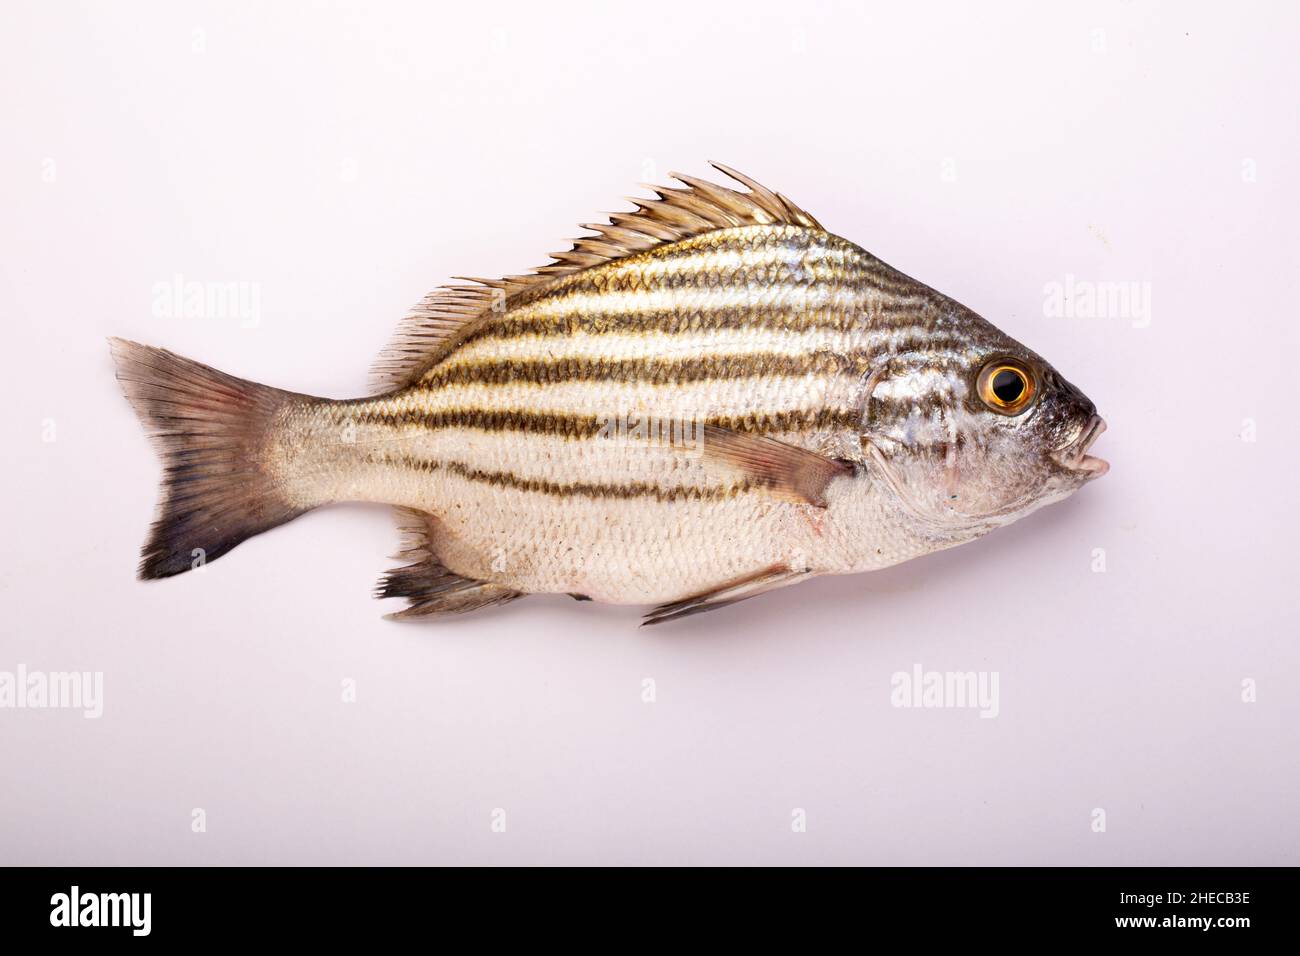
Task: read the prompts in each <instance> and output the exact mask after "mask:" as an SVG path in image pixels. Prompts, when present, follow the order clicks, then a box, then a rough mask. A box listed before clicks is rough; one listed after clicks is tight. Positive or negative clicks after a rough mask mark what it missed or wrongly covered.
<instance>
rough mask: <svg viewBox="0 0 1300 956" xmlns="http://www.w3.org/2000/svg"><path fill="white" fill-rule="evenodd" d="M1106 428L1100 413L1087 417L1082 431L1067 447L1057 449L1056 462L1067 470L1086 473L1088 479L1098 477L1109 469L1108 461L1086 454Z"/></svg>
mask: <svg viewBox="0 0 1300 956" xmlns="http://www.w3.org/2000/svg"><path fill="white" fill-rule="evenodd" d="M1105 430H1106V422H1105V420H1104V419H1103V418H1102V417H1101V416H1100V415H1093V416H1092V418H1090V419H1088V422H1087V424H1085V425H1084V426H1083V432H1082V433H1081V434H1080V435H1079V438H1078V440H1077V441H1075V442H1074V443H1073V444H1072V445H1070V446H1069V447H1068V448H1065V449H1063V450H1062V451H1059V452H1057V453H1056V455H1055V456H1054V457H1055V458H1056V461H1057V464H1059V465H1061V467H1063V468H1066V469H1068V470H1069V471H1073V472H1078V473H1079V474H1081V475H1086V476H1087V477H1088V478H1089V479H1092V478H1100V477H1101V476H1102V475H1104V474H1106V472H1108V471H1110V463H1109V462H1107V461H1105V460H1103V459H1101V458H1096V457H1094V456H1092V455H1089V454H1088V449H1089V448H1091V447H1092V444H1093V442H1095V441H1096V440H1097V439H1098V438H1100V437H1101V433H1102V432H1104V431H1105Z"/></svg>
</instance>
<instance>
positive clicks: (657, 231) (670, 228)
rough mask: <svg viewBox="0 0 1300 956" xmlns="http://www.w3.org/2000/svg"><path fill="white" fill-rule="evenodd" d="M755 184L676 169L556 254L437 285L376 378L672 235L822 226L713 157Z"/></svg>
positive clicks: (417, 367) (402, 372)
mask: <svg viewBox="0 0 1300 956" xmlns="http://www.w3.org/2000/svg"><path fill="white" fill-rule="evenodd" d="M710 165H711V166H713V167H714V168H715V169H717V170H719V171H721V172H722V173H725V174H726V175H727V176H730V177H731V178H732V179H734V180H735V181H736V182H738V183H740V184H742V185H743V186H745V187H746V189H747V190H748V191H747V192H741V191H740V190H736V189H731V188H729V187H727V186H718V185H716V184H714V183H710V182H706V181H705V180H702V179H696V178H695V177H694V176H686V175H684V174H682V173H669V175H670V176H672V178H673V179H676V180H677V181H678V182H680V183H683V184H684V185H685V187H686V188H684V189H680V188H674V187H669V186H648V187H647V188H648V189H650V190H651V191H652V192H654V193H655V195H656V196H657V197H658V198H657V199H630V200H629V201H630V202H632V203H634V204H635V205H636V207H637V208H636V209H635V210H633V211H631V212H622V213H611V214H610V216H609V222H608V223H598V224H588V225H584V226H583V227H582V228H583V229H590V230H591V231H592V232H594V233H595V235H593V236H582V237H580V238H578V239H575V240H574V241H573V248H572V249H570V250H568V251H567V252H557V253H553V254H552V256H551V258H552V260H553V261H552V262H549V263H547V264H546V265H544V266H539V267H538V268H536V269H534V270H533V271H532V272H530V273H527V274H525V275H517V276H509V277H507V278H505V279H500V280H494V279H466V280H464V281H467V282H471V283H474V284H473V285H448V286H442V287H441V288H438V289H435V290H434V291H433V292H430V293H429V294H428V295H427V296H425V298H424V299H423V300H422V301H421V302H420V303H419V304H418V305H417V306H416V307H415V308H414V309H412V310H411V312H410V314H409V315H407V316H406V318H404V319H403V320H402V321H401V323H400V324H399V325H398V327H397V332H396V333H395V334H394V336H393V340H392V341H391V342H390V343H389V345H388V347H387V348H386V349H384V351H383V352H382V353H380V356H379V358H378V359H377V360H376V362H375V364H374V366H373V368H372V369H371V378H372V381H373V384H374V388H375V391H376V392H378V393H383V392H388V391H392V390H394V389H398V388H403V387H405V386H407V385H409V384H411V383H412V382H414V381H415V380H416V379H418V378H419V377H420V376H421V375H423V374H424V372H425V371H426V370H427V369H428V368H429V367H430V366H432V365H433V364H434V363H435V362H437V361H438V360H439V359H441V358H442V357H444V356H445V355H446V354H447V353H448V352H449V351H450V350H451V349H452V348H453V347H454V346H455V343H456V342H457V341H458V340H459V338H460V337H461V335H463V334H464V333H465V332H466V331H467V330H468V329H469V328H470V327H472V326H473V325H474V324H476V323H477V322H478V321H480V320H481V319H483V318H484V316H485V315H491V314H492V313H493V312H503V311H505V310H506V308H507V307H508V306H509V304H510V302H511V300H513V299H515V298H516V297H518V296H521V295H524V294H527V293H530V292H534V291H536V290H537V289H539V288H542V287H544V286H546V285H549V284H550V283H552V282H554V281H556V280H557V279H560V278H563V277H564V276H568V275H573V274H574V273H576V272H581V271H582V270H584V269H590V268H592V267H593V266H598V265H602V264H603V263H606V262H613V261H614V260H616V259H623V258H625V257H627V256H631V255H636V254H637V253H639V252H645V251H646V250H648V249H653V248H654V247H655V246H659V245H663V244H665V243H670V242H680V241H681V240H683V239H690V238H692V237H694V236H700V235H703V234H705V233H708V232H713V231H715V230H718V229H727V228H730V227H732V226H754V225H771V224H784V225H796V226H806V227H808V228H810V229H820V228H822V227H821V224H820V223H819V222H817V220H816V219H814V218H813V217H812V216H810V215H809V214H808V213H806V212H804V211H803V210H802V209H800V208H799V207H798V206H796V205H795V204H794V203H792V202H791V201H790V200H789V199H787V198H786V197H785V196H783V195H781V194H780V193H775V192H772V190H770V189H768V188H766V187H765V186H761V185H759V184H758V183H756V182H755V181H754V180H752V179H750V178H749V177H748V176H745V175H743V174H741V173H738V172H736V171H735V170H734V169H730V168H728V167H727V166H723V165H722V164H721V163H710Z"/></svg>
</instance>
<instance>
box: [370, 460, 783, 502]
mask: <svg viewBox="0 0 1300 956" xmlns="http://www.w3.org/2000/svg"><path fill="white" fill-rule="evenodd" d="M363 460H364V461H365V463H366V464H368V465H376V466H379V467H384V468H403V469H406V470H408V471H416V472H422V473H424V474H428V475H432V474H435V473H437V472H445V473H447V474H451V475H455V476H456V477H458V478H463V479H465V480H466V481H473V482H478V483H482V484H488V485H491V486H493V487H496V488H509V489H512V490H515V491H523V492H529V493H533V494H542V495H549V496H551V497H557V498H573V497H581V498H595V499H600V498H607V499H608V498H613V499H620V500H624V499H631V498H651V499H654V500H655V501H659V502H676V501H725V500H727V499H729V498H734V497H736V496H737V495H741V494H745V493H747V492H750V491H757V490H761V489H763V488H765V487H766V486H765V485H764V483H763V482H761V481H757V480H749V479H747V480H745V481H741V482H736V483H733V484H729V485H721V486H714V487H700V486H698V485H659V484H656V483H654V482H645V481H638V482H626V483H603V482H592V481H574V482H554V481H548V480H545V479H541V478H522V477H520V476H518V475H515V474H514V473H512V472H508V471H491V470H488V469H483V468H473V467H471V466H469V465H466V464H463V463H461V462H458V461H439V460H435V459H429V458H417V457H414V456H409V455H393V454H388V453H384V452H371V453H368V454H367V455H366V456H365V457H364V459H363Z"/></svg>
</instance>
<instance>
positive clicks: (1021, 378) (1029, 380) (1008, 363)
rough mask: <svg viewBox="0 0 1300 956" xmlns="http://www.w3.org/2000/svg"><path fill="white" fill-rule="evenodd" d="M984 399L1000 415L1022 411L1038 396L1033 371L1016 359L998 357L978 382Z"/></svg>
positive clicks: (979, 390)
mask: <svg viewBox="0 0 1300 956" xmlns="http://www.w3.org/2000/svg"><path fill="white" fill-rule="evenodd" d="M976 389H977V390H978V392H979V397H980V401H982V402H983V403H984V404H985V405H987V406H988V407H989V408H990V409H992V410H993V411H995V412H997V413H998V414H1000V415H1019V414H1020V413H1021V412H1023V411H1024V410H1025V409H1026V408H1028V407H1029V404H1030V403H1031V402H1032V401H1033V399H1034V392H1035V387H1034V376H1033V373H1032V372H1030V370H1029V369H1028V368H1027V367H1026V366H1025V365H1024V364H1023V363H1022V362H1019V361H1017V360H1016V359H1009V358H999V359H994V360H993V361H992V362H989V363H988V364H987V365H985V366H984V368H983V370H982V371H981V372H980V374H979V379H978V381H977V382H976Z"/></svg>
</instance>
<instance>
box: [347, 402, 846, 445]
mask: <svg viewBox="0 0 1300 956" xmlns="http://www.w3.org/2000/svg"><path fill="white" fill-rule="evenodd" d="M388 404H389V403H373V404H369V405H366V404H361V403H358V404H356V405H354V406H353V407H352V408H351V409H350V410H348V409H346V408H345V405H343V404H340V405H337V406H334V407H333V409H332V412H333V413H334V415H335V422H334V424H335V426H336V427H344V426H346V425H347V424H349V423H350V422H351V423H355V424H357V425H388V426H395V427H396V426H412V427H419V428H422V429H426V430H437V429H444V428H468V429H473V430H475V431H484V432H499V431H518V432H532V433H536V434H544V435H555V436H557V437H561V438H569V439H584V438H594V437H596V436H597V435H599V434H600V433H601V431H602V429H607V428H608V425H609V419H608V417H605V416H600V415H572V414H539V413H537V412H531V411H523V410H520V409H488V408H449V409H443V410H440V411H436V412H422V411H419V410H417V409H414V408H408V409H405V410H398V409H392V408H385V407H384V406H385V405H388ZM859 419H860V416H859V415H858V414H857V413H856V412H853V411H851V410H847V409H834V408H819V409H810V410H803V409H798V410H793V411H784V412H774V413H760V412H753V413H750V414H747V415H714V416H709V417H707V418H703V419H700V420H699V424H702V425H716V426H717V427H719V428H730V429H732V430H733V431H741V432H753V433H755V434H773V433H781V432H790V433H802V432H810V431H826V430H834V429H842V428H856V427H857V425H858V422H859Z"/></svg>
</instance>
